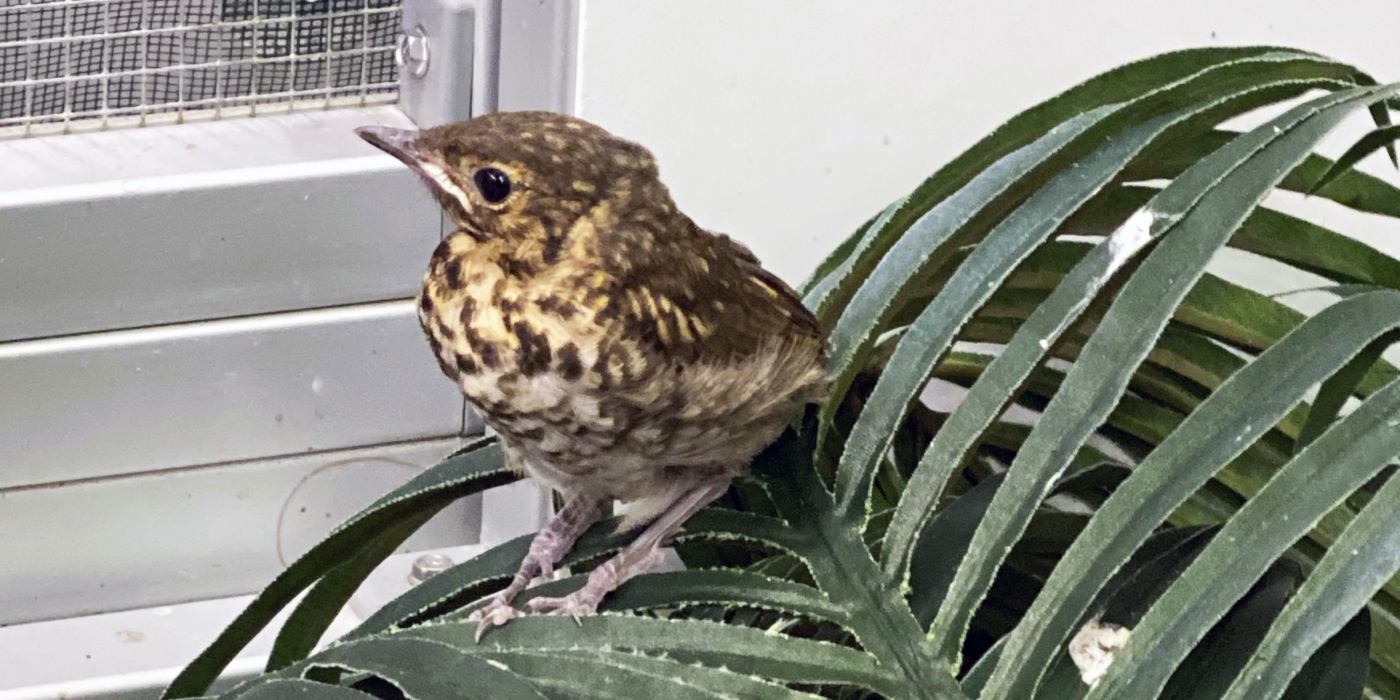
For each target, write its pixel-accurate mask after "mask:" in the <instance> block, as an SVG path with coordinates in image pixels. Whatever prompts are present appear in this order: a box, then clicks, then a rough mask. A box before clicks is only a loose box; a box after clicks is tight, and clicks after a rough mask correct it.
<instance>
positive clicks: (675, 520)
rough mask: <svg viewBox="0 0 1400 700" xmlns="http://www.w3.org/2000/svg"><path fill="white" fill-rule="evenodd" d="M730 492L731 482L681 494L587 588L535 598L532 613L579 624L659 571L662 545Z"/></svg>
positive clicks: (590, 579) (596, 572) (591, 576)
mask: <svg viewBox="0 0 1400 700" xmlns="http://www.w3.org/2000/svg"><path fill="white" fill-rule="evenodd" d="M728 488H729V484H728V483H727V482H726V483H722V484H713V483H711V484H705V485H702V486H696V487H694V488H692V489H689V490H687V491H683V492H681V494H680V496H678V497H677V498H676V499H675V500H674V501H672V502H671V504H670V505H668V506H666V508H665V509H664V510H662V511H661V515H659V516H657V518H656V519H655V520H653V521H652V522H651V524H650V525H648V526H647V527H646V529H645V530H643V531H642V534H640V535H638V536H637V539H635V540H633V541H632V543H631V544H629V545H627V548H626V549H623V550H622V551H621V552H618V554H617V556H615V557H613V558H612V559H609V560H608V561H606V562H603V563H602V564H601V565H599V566H598V568H596V569H594V570H593V571H591V572H589V574H588V582H587V583H585V584H584V585H583V588H580V589H578V590H577V591H574V592H573V593H570V594H569V595H567V596H564V597H562V598H533V599H531V600H530V601H529V602H528V603H526V605H527V606H528V607H529V608H530V610H531V611H532V612H550V613H555V614H563V615H571V616H572V617H573V618H574V619H575V620H577V619H579V617H580V616H583V615H591V614H593V613H594V612H596V611H597V609H598V603H600V602H602V600H603V597H604V596H606V595H607V594H609V593H611V592H613V591H614V590H616V589H617V587H618V586H621V585H622V584H623V583H624V582H625V581H627V580H628V579H630V578H632V577H633V576H636V575H638V574H644V573H646V572H648V571H651V570H652V569H655V568H656V567H657V566H658V565H659V564H660V563H661V560H662V554H661V551H660V547H661V543H662V542H664V541H665V540H666V538H668V537H670V536H671V535H672V534H674V533H675V532H676V530H679V529H680V527H681V525H684V524H685V521H686V520H689V519H690V516H692V515H694V514H695V512H696V511H698V510H700V509H701V508H704V507H705V506H707V505H709V503H710V502H711V501H713V500H715V499H716V498H719V497H720V496H721V495H722V494H723V493H724V492H725V490H726V489H728Z"/></svg>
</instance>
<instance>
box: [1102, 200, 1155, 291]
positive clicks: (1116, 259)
mask: <svg viewBox="0 0 1400 700" xmlns="http://www.w3.org/2000/svg"><path fill="white" fill-rule="evenodd" d="M1156 220H1157V212H1154V211H1152V210H1151V209H1147V208H1143V209H1139V210H1137V211H1135V212H1133V215H1132V216H1130V217H1128V220H1127V221H1124V222H1123V225H1122V226H1119V227H1118V230H1116V231H1114V232H1113V233H1112V234H1111V235H1109V237H1108V268H1107V269H1106V270H1104V278H1105V279H1107V278H1109V277H1112V276H1113V273H1115V272H1117V271H1118V268H1120V267H1123V265H1124V263H1126V262H1128V259H1129V258H1131V257H1133V256H1134V255H1136V254H1137V252H1138V251H1139V250H1142V247H1143V246H1145V245H1147V244H1148V242H1149V241H1151V240H1152V222H1154V221H1156Z"/></svg>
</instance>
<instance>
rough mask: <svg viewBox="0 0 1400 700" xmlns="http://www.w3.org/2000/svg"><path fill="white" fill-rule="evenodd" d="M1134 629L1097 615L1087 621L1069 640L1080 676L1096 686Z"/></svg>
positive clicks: (1071, 656) (1090, 685)
mask: <svg viewBox="0 0 1400 700" xmlns="http://www.w3.org/2000/svg"><path fill="white" fill-rule="evenodd" d="M1131 636H1132V630H1129V629H1128V628H1127V627H1124V626H1122V625H1115V624H1113V623H1111V622H1110V623H1107V624H1105V623H1102V622H1099V621H1098V620H1097V619H1095V620H1090V621H1088V622H1086V623H1084V626H1083V627H1080V628H1079V631H1078V632H1076V633H1075V635H1074V638H1073V639H1071V640H1069V658H1070V659H1071V660H1073V661H1074V665H1075V666H1078V667H1079V678H1080V680H1083V681H1084V683H1085V684H1086V685H1088V686H1089V687H1090V688H1093V687H1095V686H1097V685H1098V684H1099V679H1101V678H1103V676H1104V674H1105V673H1108V667H1109V666H1111V665H1113V655H1114V653H1115V652H1117V651H1118V650H1119V649H1122V648H1123V647H1124V646H1126V645H1127V644H1128V639H1129V638H1130V637H1131Z"/></svg>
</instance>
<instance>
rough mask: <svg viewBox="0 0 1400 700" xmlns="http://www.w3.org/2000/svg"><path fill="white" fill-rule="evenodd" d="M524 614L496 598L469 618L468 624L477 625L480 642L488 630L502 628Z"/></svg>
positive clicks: (503, 600)
mask: <svg viewBox="0 0 1400 700" xmlns="http://www.w3.org/2000/svg"><path fill="white" fill-rule="evenodd" d="M524 614H525V613H524V612H523V611H521V610H520V609H518V608H516V607H514V606H512V605H511V604H510V603H509V602H508V601H506V600H505V599H503V598H496V599H494V600H492V601H491V602H490V603H487V604H486V606H485V607H482V608H478V609H477V610H476V612H473V613H472V614H471V615H470V616H468V617H467V622H475V623H476V641H478V642H480V641H481V636H482V635H484V634H486V630H489V629H491V628H492V627H500V626H501V625H504V624H505V623H507V622H510V621H511V620H514V619H515V618H517V617H520V616H521V615H524Z"/></svg>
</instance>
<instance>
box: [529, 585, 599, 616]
mask: <svg viewBox="0 0 1400 700" xmlns="http://www.w3.org/2000/svg"><path fill="white" fill-rule="evenodd" d="M604 595H607V591H604V592H603V594H601V595H599V594H595V593H594V592H592V591H589V590H588V587H587V586H584V587H583V588H580V589H579V590H577V591H574V592H573V593H570V594H569V595H566V596H564V597H562V598H532V599H530V601H529V602H527V603H525V605H526V606H528V607H529V608H530V612H532V613H544V614H549V615H568V616H569V617H572V618H574V622H577V623H580V624H582V623H583V616H584V615H592V614H593V613H595V612H598V603H601V602H602V601H603V596H604Z"/></svg>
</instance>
